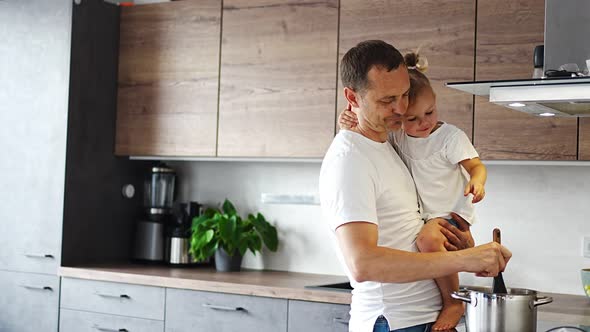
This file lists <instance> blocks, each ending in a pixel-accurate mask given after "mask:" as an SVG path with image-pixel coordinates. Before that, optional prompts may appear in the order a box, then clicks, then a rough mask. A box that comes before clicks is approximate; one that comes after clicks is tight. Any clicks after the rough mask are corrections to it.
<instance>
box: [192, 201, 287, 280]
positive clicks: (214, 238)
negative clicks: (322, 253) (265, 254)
mask: <svg viewBox="0 0 590 332" xmlns="http://www.w3.org/2000/svg"><path fill="white" fill-rule="evenodd" d="M278 242H279V240H278V237H277V229H276V228H275V227H274V226H272V225H271V224H269V223H268V221H266V219H265V218H264V216H263V215H262V214H261V213H257V214H256V216H254V215H252V214H249V215H248V217H247V218H245V219H242V217H240V216H239V215H238V213H237V211H236V208H235V207H234V205H233V204H232V203H231V202H230V201H229V200H228V199H226V200H225V201H224V202H223V206H222V209H221V210H218V209H211V208H209V209H207V210H206V211H205V212H204V213H203V215H201V216H199V217H196V218H194V219H193V223H192V236H191V245H190V253H191V255H192V256H193V258H194V259H196V260H197V261H204V260H206V259H207V258H209V257H211V256H213V255H215V268H216V269H217V270H218V271H239V270H240V266H241V264H242V257H243V256H244V254H245V253H246V251H247V250H250V251H251V252H252V253H253V254H254V255H256V252H258V251H260V250H261V249H262V244H263V243H264V245H265V246H266V247H267V248H268V249H269V250H270V251H273V252H274V251H277V247H278Z"/></svg>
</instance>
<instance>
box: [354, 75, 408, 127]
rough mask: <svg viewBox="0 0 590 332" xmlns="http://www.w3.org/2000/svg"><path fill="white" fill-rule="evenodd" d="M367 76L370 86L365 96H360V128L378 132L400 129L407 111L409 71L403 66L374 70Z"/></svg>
mask: <svg viewBox="0 0 590 332" xmlns="http://www.w3.org/2000/svg"><path fill="white" fill-rule="evenodd" d="M367 77H368V79H369V86H368V87H367V89H366V91H364V93H359V94H358V95H359V97H360V98H359V106H360V107H359V109H358V114H357V117H358V119H359V126H361V127H366V128H369V129H371V130H373V131H375V132H378V133H387V132H390V131H393V130H398V129H400V127H401V116H402V115H404V114H405V113H406V110H407V108H408V92H409V90H410V78H409V76H408V70H407V69H406V67H405V66H403V65H402V66H399V67H398V68H397V69H395V70H391V71H387V69H385V68H381V67H373V68H371V70H369V73H368V75H367Z"/></svg>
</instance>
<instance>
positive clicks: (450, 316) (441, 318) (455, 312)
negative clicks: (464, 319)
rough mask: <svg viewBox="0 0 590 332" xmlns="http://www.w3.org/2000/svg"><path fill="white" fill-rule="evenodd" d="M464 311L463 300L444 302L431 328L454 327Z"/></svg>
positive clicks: (445, 328)
mask: <svg viewBox="0 0 590 332" xmlns="http://www.w3.org/2000/svg"><path fill="white" fill-rule="evenodd" d="M464 313H465V306H464V305H463V302H460V301H457V302H455V301H453V302H452V303H446V304H445V305H444V306H443V308H442V310H441V311H440V314H439V315H438V318H437V319H436V322H435V323H434V325H433V326H432V330H433V331H445V330H450V329H453V328H455V326H457V323H459V320H461V316H463V314H464Z"/></svg>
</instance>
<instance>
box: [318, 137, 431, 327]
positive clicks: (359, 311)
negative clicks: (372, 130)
mask: <svg viewBox="0 0 590 332" xmlns="http://www.w3.org/2000/svg"><path fill="white" fill-rule="evenodd" d="M320 202H321V206H322V212H323V214H324V218H325V219H326V220H327V221H328V222H329V225H330V228H331V230H332V238H333V240H334V241H333V242H334V244H335V248H336V252H337V253H338V258H339V260H340V262H341V263H342V264H343V266H344V268H345V271H346V274H347V276H348V278H349V279H350V283H351V284H352V286H353V288H354V289H353V291H352V303H351V311H350V315H351V318H350V323H349V331H354V332H370V331H373V326H374V324H375V320H376V319H377V317H378V316H379V315H384V316H385V318H387V320H388V322H389V326H390V328H391V329H392V330H393V329H399V328H404V327H410V326H414V325H420V324H425V323H429V322H434V321H435V320H436V318H437V316H438V312H439V310H440V309H441V298H440V292H439V290H438V288H437V286H436V284H435V283H434V281H433V280H423V281H417V282H408V283H381V282H374V281H366V282H360V283H359V282H356V281H355V280H354V279H353V278H352V275H351V273H350V270H349V269H348V267H347V266H346V263H345V261H344V258H343V256H342V253H341V251H340V249H339V246H338V243H337V240H336V236H335V230H336V229H337V228H338V227H339V226H341V225H343V224H346V223H349V222H354V221H366V222H370V223H373V224H376V225H377V227H378V231H379V240H378V245H379V246H382V247H388V248H393V249H398V250H404V251H410V252H417V251H418V250H417V247H416V237H417V235H418V233H419V232H420V229H421V228H422V226H423V225H424V222H423V221H422V219H421V217H420V213H419V210H418V197H417V195H416V188H415V186H414V182H413V181H412V177H411V176H410V173H409V172H408V169H407V168H406V166H405V165H404V163H403V162H402V160H401V159H400V158H399V156H398V155H397V153H396V152H395V150H394V149H393V147H392V146H391V144H390V143H389V142H384V143H379V142H375V141H373V140H370V139H368V138H366V137H364V136H362V135H360V134H357V133H355V132H352V131H348V130H341V131H340V132H339V133H338V135H336V137H335V138H334V141H333V142H332V145H331V146H330V148H329V149H328V152H327V153H326V156H325V157H324V160H323V162H322V168H321V171H320ZM397 268H399V269H404V268H405V267H404V266H399V267H397Z"/></svg>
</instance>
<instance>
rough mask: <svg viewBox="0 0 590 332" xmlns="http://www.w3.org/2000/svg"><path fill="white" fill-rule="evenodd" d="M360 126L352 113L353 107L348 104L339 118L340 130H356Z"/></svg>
mask: <svg viewBox="0 0 590 332" xmlns="http://www.w3.org/2000/svg"><path fill="white" fill-rule="evenodd" d="M358 124H359V122H358V119H357V117H356V114H354V112H353V111H352V105H350V104H348V106H347V107H346V109H345V110H344V111H343V112H342V113H340V116H339V117H338V126H340V129H354V128H355V127H356V126H357V125H358Z"/></svg>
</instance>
